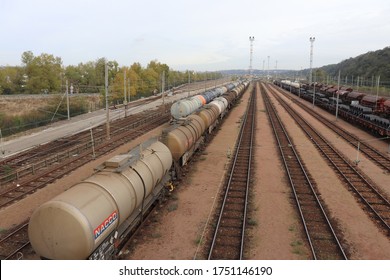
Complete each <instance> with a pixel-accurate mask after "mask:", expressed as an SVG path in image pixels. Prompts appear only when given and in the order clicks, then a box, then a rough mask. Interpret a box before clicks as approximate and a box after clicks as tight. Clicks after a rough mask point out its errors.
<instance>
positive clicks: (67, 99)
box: [66, 80, 70, 120]
mask: <svg viewBox="0 0 390 280" xmlns="http://www.w3.org/2000/svg"><path fill="white" fill-rule="evenodd" d="M66 107H67V109H68V120H70V112H69V92H68V80H66Z"/></svg>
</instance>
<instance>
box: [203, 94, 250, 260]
mask: <svg viewBox="0 0 390 280" xmlns="http://www.w3.org/2000/svg"><path fill="white" fill-rule="evenodd" d="M248 106H249V107H248V109H247V112H246V115H245V118H244V120H243V124H242V126H241V130H240V134H239V140H238V143H237V146H236V151H235V155H234V159H233V162H232V165H231V170H230V172H229V174H230V176H229V178H228V180H227V181H226V186H225V194H224V197H223V201H222V207H221V211H220V213H219V215H218V222H217V226H216V229H215V232H214V236H213V238H212V241H211V248H210V250H209V254H208V259H209V260H213V259H214V260H215V259H240V260H241V259H242V258H243V250H244V238H245V224H246V214H247V204H248V190H249V185H250V178H251V162H252V147H253V142H254V127H255V116H256V91H255V89H253V91H252V95H251V100H250V103H249V105H248Z"/></svg>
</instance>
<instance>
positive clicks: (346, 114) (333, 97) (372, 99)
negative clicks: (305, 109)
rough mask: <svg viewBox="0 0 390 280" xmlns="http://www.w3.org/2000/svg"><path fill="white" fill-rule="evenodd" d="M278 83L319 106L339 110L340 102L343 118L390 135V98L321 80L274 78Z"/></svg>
mask: <svg viewBox="0 0 390 280" xmlns="http://www.w3.org/2000/svg"><path fill="white" fill-rule="evenodd" d="M274 84H275V85H277V86H279V87H281V88H283V89H285V90H287V91H290V92H292V93H294V94H296V95H299V96H300V97H301V98H303V99H305V100H308V101H310V102H313V95H314V102H315V104H316V105H318V106H319V107H321V108H323V109H325V110H327V111H330V112H331V113H335V111H336V106H337V107H338V114H339V116H340V117H341V118H343V119H345V120H347V121H349V122H351V123H355V124H357V125H359V126H361V127H363V128H364V129H366V130H368V131H370V132H372V133H373V134H376V135H380V136H390V98H386V97H382V96H374V95H369V94H366V93H362V92H358V91H355V90H354V89H353V88H351V87H344V86H342V87H340V88H338V86H335V85H325V84H320V83H312V84H311V85H309V84H304V83H298V82H292V81H289V80H281V81H274Z"/></svg>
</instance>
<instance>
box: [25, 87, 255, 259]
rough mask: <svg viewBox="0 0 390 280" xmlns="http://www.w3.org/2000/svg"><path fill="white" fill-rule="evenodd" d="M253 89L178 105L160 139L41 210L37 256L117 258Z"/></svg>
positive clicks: (228, 90)
mask: <svg viewBox="0 0 390 280" xmlns="http://www.w3.org/2000/svg"><path fill="white" fill-rule="evenodd" d="M248 84H249V82H248V81H240V82H236V83H231V84H227V85H225V86H223V87H219V88H216V89H213V90H210V91H207V92H204V93H203V94H200V95H198V96H194V97H190V98H188V99H185V100H181V101H178V102H176V103H174V104H173V105H172V120H171V123H170V125H169V127H168V128H167V129H165V130H164V132H163V133H162V135H161V137H159V139H156V138H153V139H149V140H148V141H146V142H145V143H143V144H141V145H140V146H138V147H136V148H135V149H133V150H132V151H130V152H129V153H128V154H123V155H117V156H115V157H113V158H111V159H109V160H107V161H106V162H105V163H104V164H102V165H101V166H99V167H97V168H96V172H95V173H94V174H93V175H92V176H91V177H89V178H87V179H85V180H84V181H82V182H80V183H78V184H76V185H74V186H73V187H71V188H70V189H68V190H67V191H65V192H64V193H62V194H60V195H58V196H57V197H55V198H53V199H51V200H50V201H48V202H46V203H44V204H42V205H41V206H40V207H38V208H37V209H36V210H35V211H34V213H33V214H32V216H31V218H30V221H29V227H28V235H29V239H30V243H31V245H32V247H33V249H34V250H35V252H36V253H37V254H38V255H39V256H40V257H41V258H42V259H59V260H63V259H112V258H114V257H115V256H116V254H117V253H118V250H119V249H118V248H120V247H121V245H122V244H123V243H124V242H125V240H126V237H127V236H128V235H129V233H130V232H132V231H133V230H134V229H135V228H136V226H137V225H139V223H140V222H141V221H142V219H143V218H144V216H145V213H147V211H148V210H150V209H151V206H152V205H153V204H154V203H155V202H156V201H157V200H158V199H159V198H160V197H161V196H162V195H163V193H164V191H165V190H166V189H167V188H171V187H172V181H173V180H174V179H175V178H177V174H178V172H179V170H180V168H181V167H182V166H183V165H185V164H186V163H187V162H188V161H189V159H190V158H191V156H192V155H193V153H194V152H195V151H196V149H197V148H198V147H199V145H200V144H201V143H202V142H203V141H204V139H205V137H207V135H208V134H209V133H210V132H211V131H212V129H213V128H214V127H215V126H216V125H217V124H218V123H220V120H221V118H223V116H224V115H225V113H226V112H227V110H229V108H230V107H231V106H232V105H233V104H234V103H235V101H236V100H237V99H238V98H240V97H241V95H242V94H243V92H244V91H245V90H246V88H247V87H248ZM198 100H199V101H198ZM200 104H202V106H201V105H200Z"/></svg>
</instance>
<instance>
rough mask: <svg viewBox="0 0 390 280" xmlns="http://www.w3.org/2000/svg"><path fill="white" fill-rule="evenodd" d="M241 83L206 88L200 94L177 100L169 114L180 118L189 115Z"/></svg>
mask: <svg viewBox="0 0 390 280" xmlns="http://www.w3.org/2000/svg"><path fill="white" fill-rule="evenodd" d="M242 84H243V83H239V82H235V83H230V84H227V85H224V86H222V87H218V88H215V89H212V90H208V91H206V92H204V93H202V94H198V95H195V96H193V97H189V98H186V99H182V100H179V101H177V102H175V103H173V104H172V106H171V115H172V117H173V118H175V119H181V118H185V117H187V116H189V115H190V114H192V113H193V112H195V111H196V110H198V109H199V108H200V107H202V106H203V105H205V104H208V103H210V102H211V101H213V100H214V99H215V98H216V97H218V96H221V95H223V94H225V93H226V92H228V91H231V90H235V89H236V88H237V87H239V86H240V85H242Z"/></svg>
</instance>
